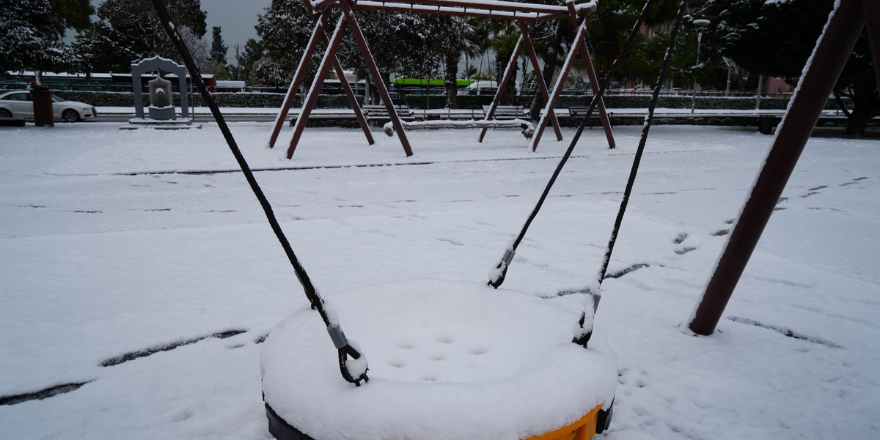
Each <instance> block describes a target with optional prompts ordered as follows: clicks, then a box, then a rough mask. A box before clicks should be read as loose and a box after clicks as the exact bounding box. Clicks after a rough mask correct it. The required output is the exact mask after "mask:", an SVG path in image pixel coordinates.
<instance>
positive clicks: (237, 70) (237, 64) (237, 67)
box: [235, 44, 241, 81]
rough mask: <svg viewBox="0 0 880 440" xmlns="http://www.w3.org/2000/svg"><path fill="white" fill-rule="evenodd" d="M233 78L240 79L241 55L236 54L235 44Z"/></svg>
mask: <svg viewBox="0 0 880 440" xmlns="http://www.w3.org/2000/svg"><path fill="white" fill-rule="evenodd" d="M235 79H237V80H239V81H241V56H239V54H238V45H237V44H236V45H235Z"/></svg>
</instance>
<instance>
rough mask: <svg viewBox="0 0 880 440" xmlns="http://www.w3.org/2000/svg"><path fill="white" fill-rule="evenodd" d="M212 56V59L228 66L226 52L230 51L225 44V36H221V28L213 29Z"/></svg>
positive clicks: (215, 27)
mask: <svg viewBox="0 0 880 440" xmlns="http://www.w3.org/2000/svg"><path fill="white" fill-rule="evenodd" d="M211 31H212V39H211V56H210V59H211V60H214V61H216V62H218V63H220V64H222V65H224V66H226V51H227V50H228V49H229V47H227V46H226V45H225V44H223V36H222V35H220V26H214V27H213V28H211Z"/></svg>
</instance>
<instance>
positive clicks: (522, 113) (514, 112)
mask: <svg viewBox="0 0 880 440" xmlns="http://www.w3.org/2000/svg"><path fill="white" fill-rule="evenodd" d="M489 108H490V106H488V105H484V106H483V112H484V113H485V114H487V115H488V114H489ZM528 116H529V112H528V110H526V109H525V108H523V106H521V105H499V106H498V107H495V114H494V115H493V116H492V117H493V118H494V119H501V120H504V119H523V118H527V117H528Z"/></svg>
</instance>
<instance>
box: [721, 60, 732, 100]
mask: <svg viewBox="0 0 880 440" xmlns="http://www.w3.org/2000/svg"><path fill="white" fill-rule="evenodd" d="M722 59H723V60H724V62H725V63H727V88H725V89H724V94H725V95H726V96H730V70H731V69H732V68H733V60H731V59H730V58H727V57H724V58H722Z"/></svg>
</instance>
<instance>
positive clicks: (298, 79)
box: [269, 10, 330, 148]
mask: <svg viewBox="0 0 880 440" xmlns="http://www.w3.org/2000/svg"><path fill="white" fill-rule="evenodd" d="M329 17H330V11H329V10H326V11H324V12H323V13H322V14H321V16H320V18H318V20H317V21H316V22H315V28H314V29H312V35H311V36H310V37H309V43H308V44H306V50H305V51H304V52H303V56H302V58H300V60H299V65H297V67H296V73H294V74H293V79H292V80H291V81H290V88H288V89H287V95H285V96H284V102H283V103H282V104H281V110H280V111H279V112H278V116H276V117H275V125H274V126H273V127H272V136H271V137H269V148H274V147H275V141H277V140H278V135H279V134H280V133H281V127H283V126H284V120H285V119H287V114H288V112H290V106H291V105H293V100H294V99H295V98H296V91H297V89H299V86H300V85H302V81H303V78H304V77H305V76H306V70H307V69H308V67H309V61H310V60H311V59H312V55H313V54H314V53H315V49H316V48H317V47H318V41H320V40H321V37H322V36H323V37H324V38H327V35H326V34H325V33H324V26H325V25H326V24H327V19H328V18H329Z"/></svg>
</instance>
